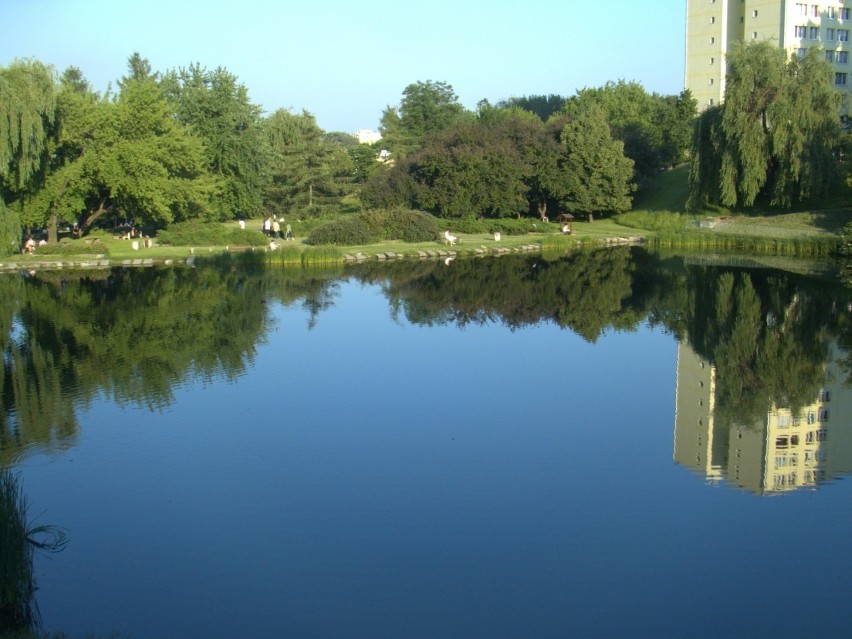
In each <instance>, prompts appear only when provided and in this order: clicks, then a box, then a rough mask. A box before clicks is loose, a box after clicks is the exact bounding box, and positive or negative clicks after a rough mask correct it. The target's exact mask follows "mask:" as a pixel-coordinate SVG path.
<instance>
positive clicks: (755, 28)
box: [684, 0, 852, 111]
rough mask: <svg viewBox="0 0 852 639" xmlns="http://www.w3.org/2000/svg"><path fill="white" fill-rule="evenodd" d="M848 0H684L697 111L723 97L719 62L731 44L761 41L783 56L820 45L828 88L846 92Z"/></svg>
mask: <svg viewBox="0 0 852 639" xmlns="http://www.w3.org/2000/svg"><path fill="white" fill-rule="evenodd" d="M850 34H852V0H823V1H822V2H817V3H811V2H790V1H789V0H687V2H686V64H685V69H686V74H685V75H686V77H685V80H684V86H685V87H686V88H687V89H689V90H690V91H692V97H694V98H695V99H696V101H697V102H698V110H699V111H703V110H704V109H706V108H707V107H709V106H713V105H716V104H719V103H720V102H721V101H722V99H723V98H724V95H725V74H726V68H725V64H726V62H725V60H726V55H727V52H728V51H729V50H730V48H731V46H732V45H733V43H734V42H751V41H767V42H771V43H774V44H777V45H778V46H779V47H781V48H783V49H784V50H786V51H787V53H788V55H802V54H804V53H805V52H806V51H807V50H808V49H809V48H810V47H820V48H821V49H822V50H823V51H824V54H825V56H826V59H827V60H828V62H829V63H831V65H832V66H833V67H834V75H833V78H832V81H833V83H834V86H835V87H836V88H837V89H839V90H842V91H846V92H847V93H849V92H852V78H850V75H851V74H852V62H850V53H849V52H850V46H849V44H850Z"/></svg>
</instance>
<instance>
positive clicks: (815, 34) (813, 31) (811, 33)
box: [808, 27, 819, 40]
mask: <svg viewBox="0 0 852 639" xmlns="http://www.w3.org/2000/svg"><path fill="white" fill-rule="evenodd" d="M818 38H819V27H808V39H809V40H817V39H818Z"/></svg>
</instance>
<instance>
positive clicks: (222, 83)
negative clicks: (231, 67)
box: [161, 64, 269, 220]
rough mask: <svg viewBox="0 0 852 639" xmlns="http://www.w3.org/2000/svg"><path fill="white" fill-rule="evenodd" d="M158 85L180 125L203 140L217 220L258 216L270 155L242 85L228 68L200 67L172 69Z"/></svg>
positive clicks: (258, 113) (258, 114)
mask: <svg viewBox="0 0 852 639" xmlns="http://www.w3.org/2000/svg"><path fill="white" fill-rule="evenodd" d="M161 86H162V87H163V91H164V94H165V95H166V97H167V98H168V99H169V100H170V101H171V103H172V104H173V107H174V110H175V113H176V115H177V119H178V121H179V122H181V123H182V124H183V125H185V126H187V127H189V128H190V129H191V130H192V131H193V133H194V134H196V135H197V136H199V137H200V138H201V139H202V140H203V141H204V152H205V156H206V163H207V168H208V170H209V171H210V173H211V174H212V175H214V176H216V177H217V178H219V183H218V189H217V193H216V196H215V198H214V199H213V204H214V206H215V212H214V215H215V217H217V218H218V219H220V220H227V219H234V218H236V217H240V216H253V215H257V214H259V213H260V211H261V208H262V196H263V193H264V189H265V188H266V184H267V180H268V174H267V170H268V166H269V157H268V148H267V146H266V142H267V138H266V136H264V135H263V131H262V129H261V109H260V107H259V106H257V105H255V104H252V103H251V101H250V100H249V96H248V90H247V89H246V87H245V86H244V85H242V84H239V83H238V81H237V78H236V76H234V75H233V74H232V73H230V72H228V71H227V70H226V69H223V68H221V67H220V68H217V69H215V70H214V71H208V70H206V69H203V68H201V66H200V65H198V64H192V65H190V66H189V68H186V69H184V68H181V69H178V70H176V71H170V72H169V73H167V74H166V75H165V76H164V77H163V79H162V81H161Z"/></svg>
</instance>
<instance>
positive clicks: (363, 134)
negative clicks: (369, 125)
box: [353, 129, 382, 144]
mask: <svg viewBox="0 0 852 639" xmlns="http://www.w3.org/2000/svg"><path fill="white" fill-rule="evenodd" d="M353 135H354V136H355V137H356V138H358V142H359V143H360V144H372V143H373V142H378V141H379V140H381V139H382V134H381V133H379V132H378V131H373V130H372V129H360V130H359V131H358V132H356V133H353Z"/></svg>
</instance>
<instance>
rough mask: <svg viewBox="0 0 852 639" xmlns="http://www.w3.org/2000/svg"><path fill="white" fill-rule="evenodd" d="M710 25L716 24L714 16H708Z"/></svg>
mask: <svg viewBox="0 0 852 639" xmlns="http://www.w3.org/2000/svg"><path fill="white" fill-rule="evenodd" d="M710 24H716V16H710Z"/></svg>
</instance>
